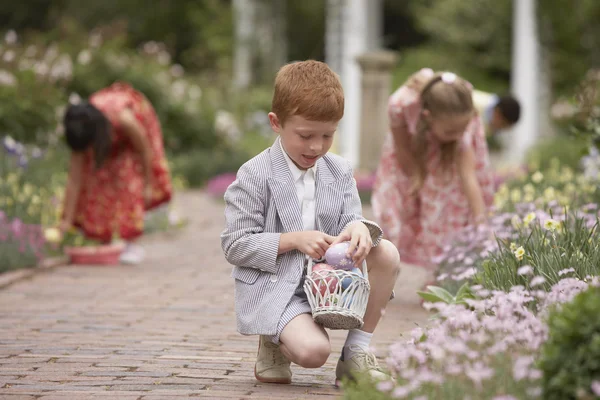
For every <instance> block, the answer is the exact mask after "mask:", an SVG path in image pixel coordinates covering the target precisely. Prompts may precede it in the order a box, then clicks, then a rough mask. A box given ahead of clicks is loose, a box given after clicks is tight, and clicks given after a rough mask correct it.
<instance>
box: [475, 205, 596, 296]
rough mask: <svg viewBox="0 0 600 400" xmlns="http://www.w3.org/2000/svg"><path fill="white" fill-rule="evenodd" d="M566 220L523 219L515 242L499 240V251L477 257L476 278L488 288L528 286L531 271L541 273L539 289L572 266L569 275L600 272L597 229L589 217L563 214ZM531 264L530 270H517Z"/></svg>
mask: <svg viewBox="0 0 600 400" xmlns="http://www.w3.org/2000/svg"><path fill="white" fill-rule="evenodd" d="M565 216H566V217H565V221H563V222H558V221H555V222H554V223H549V222H548V221H544V222H541V221H539V220H537V219H536V220H535V221H533V222H529V224H527V225H526V224H524V223H522V224H521V226H520V227H519V228H518V229H517V231H518V237H517V238H516V239H515V240H514V242H510V243H509V242H502V241H501V242H500V243H499V245H500V246H499V247H500V249H499V251H498V252H495V253H492V254H491V255H490V256H489V257H488V258H487V259H485V260H481V261H480V264H481V265H480V271H481V272H480V273H479V274H478V275H476V277H475V281H476V282H477V283H479V284H481V285H483V286H484V287H485V288H487V289H497V290H503V291H509V290H510V288H511V287H513V286H517V285H523V286H525V287H529V285H530V277H529V275H530V274H533V275H535V276H541V277H543V278H544V279H545V282H541V283H540V284H539V286H537V287H538V288H540V289H545V290H549V289H550V287H551V286H552V285H554V284H555V283H557V282H558V281H559V280H560V279H562V278H563V277H564V276H561V274H560V272H561V271H566V270H569V269H570V268H572V269H573V270H572V272H570V273H568V276H573V277H577V278H579V279H584V278H585V277H586V276H598V275H600V232H599V230H598V225H597V223H596V224H595V225H593V226H590V225H592V223H591V222H592V220H591V218H589V217H587V218H585V217H575V216H572V215H569V213H566V214H565ZM522 266H530V267H531V268H532V272H531V273H527V274H523V273H521V274H520V273H519V268H520V267H522Z"/></svg>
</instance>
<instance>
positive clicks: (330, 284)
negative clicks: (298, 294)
mask: <svg viewBox="0 0 600 400" xmlns="http://www.w3.org/2000/svg"><path fill="white" fill-rule="evenodd" d="M333 270H334V268H333V267H332V266H331V265H328V264H324V263H320V264H315V265H314V266H313V267H312V274H311V278H312V280H313V281H314V283H315V284H314V285H313V288H312V292H313V294H315V295H316V294H317V291H319V292H320V293H321V296H325V294H326V293H327V289H328V288H329V293H333V292H335V287H336V285H337V282H338V280H337V278H336V277H335V276H327V273H326V272H325V271H333Z"/></svg>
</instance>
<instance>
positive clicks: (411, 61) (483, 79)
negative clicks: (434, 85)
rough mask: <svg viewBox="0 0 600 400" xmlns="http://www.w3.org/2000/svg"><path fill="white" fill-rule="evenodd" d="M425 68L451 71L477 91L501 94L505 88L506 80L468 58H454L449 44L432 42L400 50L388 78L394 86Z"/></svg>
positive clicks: (506, 85) (396, 86)
mask: <svg viewBox="0 0 600 400" xmlns="http://www.w3.org/2000/svg"><path fill="white" fill-rule="evenodd" d="M425 67H429V68H432V69H434V70H436V71H453V72H455V73H457V74H458V75H460V76H462V77H464V78H465V79H467V80H468V81H469V82H471V83H472V84H473V86H475V87H476V88H477V89H479V90H483V91H487V92H493V93H503V92H505V91H507V90H508V80H507V79H502V78H498V77H496V76H494V75H492V74H490V73H489V71H488V70H486V69H485V68H483V67H480V66H478V65H476V64H474V63H472V62H471V61H470V60H469V59H465V58H461V57H456V54H455V51H454V49H453V48H452V47H449V46H444V45H439V44H434V43H432V44H428V45H423V46H419V47H415V48H411V49H406V50H405V51H403V52H402V53H401V58H400V61H399V63H398V66H397V67H396V69H395V71H394V75H393V77H392V79H393V87H394V89H395V88H398V87H399V86H400V85H402V84H403V83H404V82H405V81H406V80H407V79H408V78H409V77H410V75H412V74H413V73H415V72H417V71H418V70H419V69H421V68H425Z"/></svg>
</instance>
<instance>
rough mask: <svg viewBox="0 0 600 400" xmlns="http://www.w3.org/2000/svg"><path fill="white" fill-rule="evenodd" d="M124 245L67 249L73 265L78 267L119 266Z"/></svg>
mask: <svg viewBox="0 0 600 400" xmlns="http://www.w3.org/2000/svg"><path fill="white" fill-rule="evenodd" d="M124 249H125V245H124V244H121V243H119V244H107V245H101V246H77V247H65V253H66V254H67V255H68V256H69V260H70V263H71V264H77V265H117V264H119V260H120V258H121V253H122V252H123V250H124Z"/></svg>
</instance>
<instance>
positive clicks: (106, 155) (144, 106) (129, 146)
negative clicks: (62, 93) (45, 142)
mask: <svg viewBox="0 0 600 400" xmlns="http://www.w3.org/2000/svg"><path fill="white" fill-rule="evenodd" d="M64 126H65V136H66V141H67V144H68V145H69V147H70V148H71V150H72V153H71V161H70V168H69V179H68V183H67V188H66V194H65V200H64V211H63V218H62V221H61V223H60V226H59V228H60V230H61V231H62V232H65V231H66V230H67V229H69V228H70V227H71V226H75V227H77V228H79V229H80V230H81V231H82V232H83V233H84V234H85V236H86V237H88V238H90V239H96V240H99V241H101V242H104V243H107V242H110V241H111V240H112V239H113V238H114V237H115V236H118V237H119V238H120V239H123V240H125V241H127V242H128V246H127V248H126V250H125V252H124V253H123V255H122V258H121V259H122V261H123V262H129V263H137V262H140V261H141V260H142V258H143V254H142V252H141V249H139V248H138V247H136V246H134V245H132V243H131V242H132V241H133V240H134V239H136V238H138V237H139V236H140V235H141V234H142V232H143V228H144V212H145V211H147V210H151V209H153V208H156V207H158V206H160V205H162V204H164V203H167V202H169V201H170V199H171V196H172V187H171V178H170V173H169V169H168V166H167V161H166V158H165V154H164V148H163V140H162V131H161V127H160V122H159V120H158V117H157V116H156V113H155V112H154V109H153V107H152V105H151V104H150V102H149V101H148V99H146V97H145V96H144V95H143V94H141V93H140V92H138V91H136V90H135V89H133V88H132V87H131V86H129V85H128V84H125V83H120V82H119V83H115V84H113V85H111V86H110V87H108V88H105V89H102V90H100V91H98V92H96V93H94V94H92V96H90V98H89V102H85V103H82V104H77V105H70V106H69V108H68V109H67V111H66V114H65V117H64Z"/></svg>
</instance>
